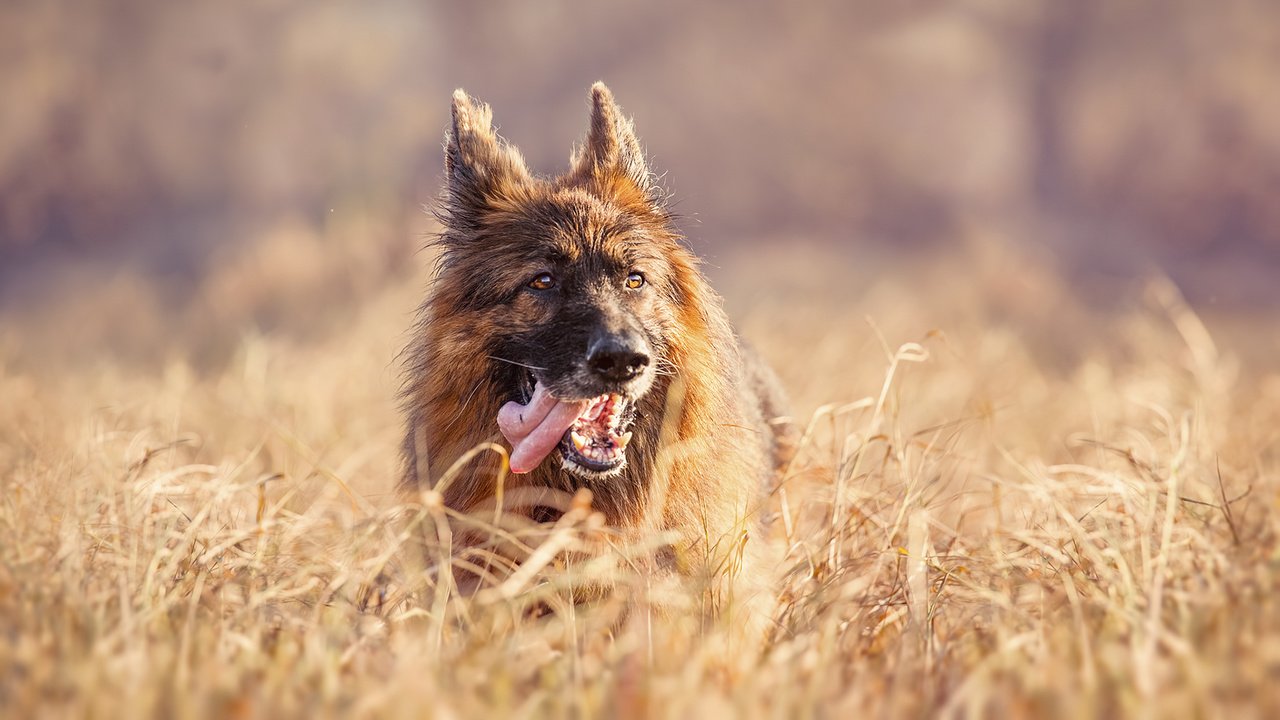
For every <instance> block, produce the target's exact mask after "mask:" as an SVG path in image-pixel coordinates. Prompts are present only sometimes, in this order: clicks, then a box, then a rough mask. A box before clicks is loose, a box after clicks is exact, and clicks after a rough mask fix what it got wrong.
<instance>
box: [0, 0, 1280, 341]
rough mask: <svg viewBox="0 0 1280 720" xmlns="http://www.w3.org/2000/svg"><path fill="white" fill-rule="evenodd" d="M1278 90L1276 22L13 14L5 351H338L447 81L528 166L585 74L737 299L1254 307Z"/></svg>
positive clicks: (152, 6) (383, 258) (1264, 280)
mask: <svg viewBox="0 0 1280 720" xmlns="http://www.w3.org/2000/svg"><path fill="white" fill-rule="evenodd" d="M1277 77H1280V6H1278V5H1276V4H1275V3H1274V2H1270V0H1222V1H1221V2H1214V3H1204V2H1197V1H1195V0H1131V1H1129V2H1124V3H1113V2H1106V0H1078V1H1075V2H1070V3H1066V2H1024V1H1021V0H969V1H966V2H946V3H944V2H922V1H914V0H913V1H911V2H902V3H890V4H885V3H878V2H847V1H846V0H840V1H834V0H833V1H830V2H805V3H784V4H779V3H750V2H744V3H734V4H731V5H715V6H712V5H710V4H690V3H679V2H674V1H669V0H660V1H655V2H643V3H614V2H602V3H565V2H548V3H520V2H484V3H439V4H432V3H421V2H410V1H407V0H406V1H399V0H374V1H370V2H361V3H334V2H314V1H312V0H306V1H302V0H263V1H261V2H254V3H224V2H206V1H196V2H181V3H162V2H151V1H146V0H113V1H112V2H90V3H83V2H72V1H70V0H9V1H8V2H5V3H4V4H3V6H0V103H2V105H3V108H4V109H3V111H2V112H0V313H3V318H4V333H5V336H6V337H5V340H4V342H5V343H6V344H7V345H8V346H10V348H11V353H10V355H11V356H12V355H15V354H16V355H18V356H24V355H25V356H35V357H39V358H41V362H49V361H50V359H51V358H77V357H80V358H84V357H88V358H93V357H98V356H101V355H102V354H113V355H126V356H130V357H133V358H136V359H141V360H146V359H149V358H161V357H165V356H167V355H170V354H172V353H173V352H177V351H181V352H183V353H186V354H190V355H191V356H192V357H193V358H194V359H195V361H196V362H197V363H198V364H201V363H203V364H213V365H216V364H217V363H219V362H221V361H222V360H224V359H225V358H226V357H227V356H228V353H229V352H231V350H232V349H233V348H234V347H235V346H236V345H237V343H238V342H239V341H240V339H241V338H242V336H243V335H244V333H245V332H246V331H247V329H252V330H253V331H254V332H266V333H287V334H292V333H297V334H306V333H314V332H317V331H324V332H328V331H331V330H333V329H334V328H337V327H341V324H342V323H343V322H346V321H347V320H349V319H350V317H351V312H352V309H353V307H355V306H358V305H359V304H360V303H361V301H362V300H363V299H364V298H366V297H368V296H369V295H370V293H372V292H375V291H376V290H377V289H378V288H381V287H385V286H386V285H388V284H389V283H394V282H399V281H403V280H404V279H406V278H417V279H419V280H421V279H422V278H424V277H425V276H426V268H427V267H428V266H429V264H430V263H429V261H428V260H427V259H424V257H423V255H421V254H419V248H420V247H421V246H422V245H423V244H424V238H426V237H427V236H428V235H429V234H430V233H431V232H432V229H433V228H432V225H431V222H432V221H431V219H430V217H429V215H428V213H426V212H424V210H423V208H424V206H425V205H429V204H430V203H431V202H432V201H433V199H434V198H435V196H436V193H437V191H438V188H439V182H440V178H441V170H440V168H441V164H442V160H441V151H440V143H441V136H442V132H443V129H444V128H445V126H446V123H447V117H448V98H449V95H450V93H451V91H452V90H453V89H454V88H455V87H464V88H466V89H467V90H468V91H469V92H471V93H472V94H474V95H476V96H478V97H480V98H482V99H484V100H486V101H488V102H489V103H490V104H492V105H493V107H494V108H495V113H496V118H497V122H498V124H499V129H500V132H501V133H502V134H503V135H505V136H506V137H507V138H509V139H510V140H511V141H513V142H514V143H516V144H517V145H518V146H519V147H520V148H521V149H522V150H523V151H524V153H525V154H526V156H527V157H528V159H529V160H530V162H531V164H532V166H533V167H535V168H536V169H537V170H539V171H541V172H545V173H555V172H558V171H560V170H561V169H563V168H564V167H565V165H566V161H567V155H568V149H569V146H570V144H571V143H572V142H574V141H575V140H577V139H578V138H579V137H580V136H581V135H582V134H583V132H584V131H585V125H586V116H587V104H586V94H587V88H588V87H589V85H590V83H591V82H592V81H595V80H597V79H603V80H605V81H606V82H607V83H609V84H610V86H611V87H612V88H613V90H614V92H615V94H616V95H617V97H618V98H619V101H620V102H621V103H622V105H623V106H624V109H625V110H626V111H627V112H628V113H629V114H631V115H632V116H634V117H635V118H636V120H637V123H638V129H639V131H640V135H641V138H642V140H643V142H644V143H645V144H646V146H647V148H648V150H649V152H650V153H651V156H652V159H653V164H654V167H655V169H656V170H658V171H659V172H661V173H664V174H665V182H666V184H667V186H668V187H669V188H670V189H671V190H672V191H673V192H674V195H675V197H676V198H677V205H676V210H677V211H678V212H679V213H680V214H681V215H682V216H683V221H682V222H683V225H684V229H685V230H686V231H687V233H688V235H689V236H690V239H691V242H692V243H693V245H694V247H695V248H696V249H697V250H698V251H699V252H700V253H701V254H702V255H704V256H705V257H707V258H708V259H709V265H710V269H711V272H712V274H713V275H719V276H721V277H719V278H717V282H719V283H721V284H722V286H723V288H724V290H725V293H726V295H727V296H728V300H729V303H730V306H731V308H735V307H737V308H741V307H745V306H746V305H748V304H749V303H751V302H752V298H757V297H758V292H757V291H758V290H759V288H760V287H761V284H762V283H764V284H771V283H772V282H773V281H774V280H775V279H776V281H777V282H778V283H784V282H785V283H790V285H791V286H794V287H799V288H801V289H804V288H809V289H811V290H812V289H814V288H818V290H815V292H818V291H820V292H822V293H825V294H827V295H833V296H839V297H842V298H846V299H848V300H849V301H850V302H855V303H856V300H857V296H856V292H857V289H858V288H865V287H870V286H871V285H872V284H874V282H875V281H876V280H877V279H878V278H883V277H886V276H889V275H895V274H896V275H897V276H899V277H902V276H904V275H906V274H910V273H912V272H913V271H914V270H916V269H918V268H922V267H926V266H928V267H931V268H933V275H928V274H925V275H921V276H920V277H922V278H925V280H922V281H927V282H929V283H931V284H934V283H936V282H937V280H938V277H939V276H945V277H954V278H958V280H957V281H958V282H962V283H981V284H984V286H985V287H988V288H989V289H991V290H992V292H991V293H989V295H990V298H989V307H987V308H986V309H985V310H986V311H987V312H988V314H990V315H992V316H995V317H1000V316H1008V317H1011V318H1013V319H1014V320H1016V321H1018V322H1020V323H1021V325H1022V329H1023V330H1024V331H1026V332H1030V333H1033V334H1034V333H1039V334H1040V335H1043V336H1044V337H1045V338H1046V339H1048V340H1052V338H1053V337H1055V336H1058V335H1062V334H1064V333H1068V331H1069V329H1070V317H1071V314H1072V312H1073V311H1072V310H1071V308H1076V307H1077V306H1078V307H1079V308H1083V309H1082V310H1080V312H1082V313H1084V314H1090V313H1097V312H1104V313H1105V312H1106V311H1107V310H1108V308H1110V307H1112V306H1114V305H1115V304H1117V303H1121V304H1122V303H1124V302H1127V299H1128V298H1130V297H1131V296H1132V295H1133V293H1134V292H1135V291H1134V288H1136V287H1139V286H1140V284H1141V282H1142V281H1143V280H1144V279H1145V278H1148V277H1150V276H1152V275H1161V274H1163V275H1167V276H1168V277H1170V278H1171V279H1172V280H1173V281H1174V283H1175V284H1176V286H1177V287H1178V288H1180V289H1181V291H1182V292H1183V293H1184V294H1185V295H1186V296H1187V298H1188V299H1189V300H1190V302H1191V303H1192V304H1193V306H1195V307H1196V308H1197V309H1200V310H1202V311H1203V312H1206V313H1208V315H1209V316H1217V315H1221V316H1223V317H1227V318H1239V317H1242V314H1248V315H1250V316H1255V317H1256V316H1260V317H1266V316H1267V313H1268V312H1269V310H1270V309H1271V308H1274V307H1275V304H1276V303H1277V301H1278V300H1280V282H1276V278H1277V274H1278V272H1280V202H1278V201H1277V199H1278V198H1280V131H1278V130H1277V128H1280V93H1277V92H1276V91H1275V90H1276V78H1277ZM743 267H747V268H756V270H754V271H753V270H750V269H748V270H747V271H740V270H739V269H740V268H743ZM761 268H762V269H763V270H761ZM788 268H790V269H791V271H794V272H792V273H791V274H790V275H785V277H784V274H785V273H787V272H789V271H788V270H787V269H788ZM984 268H985V269H984ZM744 277H745V278H747V279H745V280H743V279H742V278H744ZM793 289H794V288H793ZM1228 324H1230V323H1228ZM1049 326H1053V327H1052V328H1050V327H1049ZM1249 326H1250V327H1251V328H1253V327H1256V323H1249ZM1063 328H1067V329H1066V330H1064V329H1063ZM1225 332H1230V330H1227V331H1225ZM1257 343H1261V345H1257ZM1074 344H1075V343H1074V342H1057V343H1056V345H1055V344H1054V343H1053V342H1050V343H1049V346H1048V349H1047V350H1046V352H1048V353H1049V354H1050V355H1053V354H1055V353H1062V352H1069V351H1070V346H1073V345H1074ZM1253 344H1254V345H1257V348H1256V349H1255V351H1254V354H1255V355H1257V356H1261V357H1265V356H1267V355H1269V354H1270V353H1271V352H1272V351H1273V350H1274V349H1275V348H1274V347H1273V345H1271V344H1268V341H1266V340H1265V339H1261V340H1259V339H1258V338H1256V337H1254V343H1253ZM15 348H16V349H15ZM175 348H177V349H178V350H175ZM1245 353H1246V355H1247V354H1248V353H1249V351H1248V350H1246V351H1245ZM1067 360H1068V361H1069V358H1068V359H1067Z"/></svg>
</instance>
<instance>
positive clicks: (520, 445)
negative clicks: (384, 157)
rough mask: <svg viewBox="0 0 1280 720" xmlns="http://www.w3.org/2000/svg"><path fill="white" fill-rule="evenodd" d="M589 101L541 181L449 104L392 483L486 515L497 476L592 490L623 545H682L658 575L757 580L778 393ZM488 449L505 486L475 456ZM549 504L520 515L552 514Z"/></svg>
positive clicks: (627, 149) (777, 434) (518, 483)
mask: <svg viewBox="0 0 1280 720" xmlns="http://www.w3.org/2000/svg"><path fill="white" fill-rule="evenodd" d="M591 105H592V108H591V125H590V130H589V132H588V134H587V138H586V141H585V143H584V144H583V145H582V146H581V147H579V148H576V149H575V151H574V152H573V153H572V155H571V160H570V165H571V166H570V169H569V170H568V172H566V173H565V174H563V175H560V176H558V177H552V178H548V177H541V176H537V175H534V174H532V173H531V172H530V171H529V169H528V168H527V167H526V166H525V162H524V160H523V158H522V157H521V155H520V154H519V152H518V151H517V150H516V149H515V148H513V147H512V146H510V145H509V144H507V143H506V142H505V141H504V140H502V139H501V138H499V137H498V136H497V134H496V133H495V132H494V129H493V127H492V114H491V111H490V109H489V106H488V105H486V104H484V103H481V102H479V101H477V100H475V99H474V98H471V97H469V96H468V95H467V94H466V93H464V92H463V91H461V90H459V91H457V92H455V93H454V96H453V124H452V128H451V130H450V131H449V132H448V133H447V134H446V138H445V192H444V198H443V200H442V201H441V203H440V208H439V209H438V211H437V213H438V216H439V218H440V220H441V224H442V227H443V230H442V232H441V233H440V235H439V237H438V239H437V241H438V244H439V246H440V249H441V256H440V260H439V266H438V268H437V276H436V278H435V282H434V287H433V288H432V291H431V292H430V294H429V297H428V298H427V300H426V301H425V303H424V304H423V306H422V308H421V309H420V312H419V318H418V324H417V330H416V334H415V337H414V339H413V341H412V342H411V344H410V346H409V348H408V349H407V351H406V357H407V359H408V362H407V376H406V382H405V390H404V396H403V403H404V409H405V412H406V415H407V432H406V435H405V440H404V446H403V452H404V476H403V482H402V487H403V489H404V490H405V491H407V492H409V493H417V492H420V491H422V490H427V489H431V488H436V487H439V488H441V491H440V496H441V498H442V500H443V502H444V504H445V505H447V506H448V507H449V508H452V509H453V510H456V511H458V512H460V513H471V512H476V511H477V510H478V509H480V508H483V507H485V506H486V505H487V507H490V508H491V507H493V503H494V502H495V495H496V494H497V493H498V491H499V488H498V486H497V483H498V482H499V478H500V477H503V478H505V481H504V482H505V484H506V490H507V492H508V495H511V493H510V491H511V490H512V489H514V488H525V489H535V490H537V489H542V490H548V491H552V493H551V494H553V495H554V494H562V495H561V497H564V496H565V495H564V494H572V493H574V492H576V491H578V490H579V489H581V488H587V489H589V490H590V491H591V497H592V507H593V509H595V510H598V511H599V512H600V513H602V514H603V516H604V519H605V522H606V523H607V525H608V526H609V527H610V528H611V529H612V530H614V531H617V532H618V533H619V534H621V535H623V536H627V535H632V536H635V535H637V534H642V533H644V532H649V531H652V530H654V529H657V530H661V531H665V532H667V533H671V534H675V535H677V536H678V537H679V538H680V539H679V541H678V542H676V543H675V544H674V545H673V546H672V548H671V551H670V553H669V556H668V558H667V561H666V564H667V565H668V566H669V567H670V569H671V570H672V571H676V572H681V573H686V574H697V573H706V574H709V575H715V574H716V573H721V574H723V573H724V572H726V571H725V568H736V570H735V571H731V572H734V573H736V574H737V575H740V576H750V575H752V574H753V573H756V574H759V573H761V572H762V571H761V568H759V567H758V566H759V562H758V561H757V560H755V558H757V557H758V556H760V552H759V546H760V544H761V543H762V542H763V541H762V539H761V537H760V536H761V534H762V533H763V528H762V527H761V526H760V523H759V520H758V517H759V506H760V503H761V502H762V498H763V497H764V492H763V490H764V488H765V487H766V486H767V484H768V483H769V482H770V481H771V479H772V478H773V476H774V474H775V473H776V472H777V469H778V468H779V467H781V466H782V464H783V463H784V462H785V461H786V459H787V454H788V451H789V448H790V447H791V444H792V443H791V441H790V439H789V436H790V433H789V430H788V429H787V427H788V426H785V425H783V424H778V423H771V422H770V420H772V419H774V418H775V417H777V416H779V415H781V414H782V413H783V407H784V400H783V396H782V393H781V391H780V388H779V385H778V383H777V380H776V378H775V377H774V375H773V373H772V372H771V371H770V370H769V369H768V368H767V367H766V366H765V365H764V364H763V363H761V362H760V361H759V360H757V359H756V357H755V356H754V354H752V353H750V352H748V351H747V350H746V349H744V347H743V346H742V345H741V344H740V343H739V342H738V340H737V338H736V337H735V335H734V332H733V330H732V328H731V327H730V324H729V321H728V319H727V318H726V316H725V313H724V310H723V309H722V307H721V305H722V303H721V300H720V298H719V297H718V296H717V295H716V294H715V292H714V291H713V290H712V289H711V288H710V286H709V285H708V283H707V281H706V279H705V278H704V277H703V275H702V274H701V272H699V270H698V261H697V259H696V258H695V256H694V255H693V254H692V253H691V252H690V251H689V250H687V249H686V248H685V246H684V244H683V240H682V238H681V237H680V235H679V234H678V233H677V231H676V229H675V227H674V225H673V222H672V216H671V214H670V213H669V211H668V209H667V206H666V203H665V193H664V192H663V191H662V190H661V188H660V187H659V186H658V184H657V181H656V178H655V176H654V175H653V173H652V172H651V171H650V170H649V167H648V165H647V163H646V160H645V157H644V154H643V152H642V151H641V148H640V143H639V142H638V141H637V139H636V135H635V132H634V129H633V125H632V123H631V121H630V120H629V119H628V118H626V117H625V116H623V115H622V113H621V111H620V109H619V108H618V106H617V105H616V104H615V103H614V100H613V96H612V94H611V93H610V92H609V89H608V88H606V87H605V86H604V85H603V84H601V83H596V84H595V85H594V86H593V87H592V89H591ZM494 441H499V442H502V444H503V446H504V447H505V448H507V449H508V451H509V467H510V471H511V473H512V476H510V477H506V475H505V473H503V472H502V470H503V468H502V466H501V463H502V460H501V456H500V455H499V454H497V453H485V452H481V453H471V452H470V451H472V450H473V449H474V448H476V447H478V446H482V445H484V444H486V443H491V442H494ZM468 455H470V457H467V456H468ZM464 457H467V459H466V460H464V461H463V462H459V459H460V458H464ZM664 458H665V459H664ZM446 474H448V475H450V477H449V479H448V480H447V481H444V480H443V478H444V476H445V475H446ZM550 505H551V506H546V505H538V504H537V503H534V504H532V505H528V506H526V507H523V508H520V510H521V511H522V512H523V513H524V514H525V515H527V516H528V517H531V518H533V519H536V520H540V521H549V520H555V519H556V518H557V517H558V515H559V514H560V513H561V512H563V511H564V507H563V506H561V507H555V506H554V505H555V504H554V503H550ZM753 564H754V565H755V567H753ZM739 587H740V586H739Z"/></svg>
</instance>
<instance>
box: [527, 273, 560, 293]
mask: <svg viewBox="0 0 1280 720" xmlns="http://www.w3.org/2000/svg"><path fill="white" fill-rule="evenodd" d="M555 286H556V279H555V277H554V276H552V275H551V273H538V274H537V275H534V276H533V279H532V280H530V281H529V287H531V288H533V289H534V290H550V289H551V288H553V287H555Z"/></svg>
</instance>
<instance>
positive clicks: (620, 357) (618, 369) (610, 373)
mask: <svg viewBox="0 0 1280 720" xmlns="http://www.w3.org/2000/svg"><path fill="white" fill-rule="evenodd" d="M648 365H649V356H648V355H647V354H645V353H643V352H641V351H639V350H637V349H636V347H635V346H634V345H631V344H629V343H625V342H623V341H621V340H618V339H613V338H610V339H606V340H602V341H600V342H598V343H596V344H595V346H594V347H592V348H591V351H590V352H589V353H587V367H589V368H591V372H593V373H595V374H597V375H599V376H600V377H602V378H604V379H606V380H612V381H614V382H623V381H625V380H630V379H631V378H633V377H635V376H637V375H639V374H640V373H642V372H644V369H645V367H646V366H648Z"/></svg>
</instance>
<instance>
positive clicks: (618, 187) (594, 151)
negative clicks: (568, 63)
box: [568, 82, 662, 206]
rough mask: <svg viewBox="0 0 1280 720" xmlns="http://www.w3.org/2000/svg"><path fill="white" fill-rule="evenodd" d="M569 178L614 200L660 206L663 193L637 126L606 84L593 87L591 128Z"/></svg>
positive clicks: (572, 159) (573, 158) (574, 182)
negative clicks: (614, 98) (648, 159)
mask: <svg viewBox="0 0 1280 720" xmlns="http://www.w3.org/2000/svg"><path fill="white" fill-rule="evenodd" d="M570 163H571V166H572V169H571V170H570V171H569V175H568V179H569V181H570V182H571V183H573V184H579V185H586V186H589V187H591V188H592V189H594V190H595V191H596V192H597V193H599V194H600V195H604V196H608V197H613V198H614V199H620V200H624V201H625V200H629V199H640V200H643V201H645V202H647V203H648V204H650V205H655V206H656V205H659V204H660V203H661V200H662V190H661V188H660V187H658V184H657V180H656V178H654V176H653V173H652V172H651V171H650V170H649V165H648V163H646V162H645V158H644V150H642V149H641V148H640V141H639V140H637V139H636V131H635V126H634V125H633V124H632V123H631V120H630V119H628V118H627V117H625V116H624V115H623V114H622V110H621V108H619V107H618V104H617V103H616V102H614V100H613V93H611V92H609V88H607V87H605V84H604V83H602V82H597V83H596V84H595V85H592V86H591V128H590V129H589V130H588V131H587V140H586V142H585V143H584V144H583V146H582V147H580V148H576V149H575V150H574V153H573V155H572V156H571V158H570Z"/></svg>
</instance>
